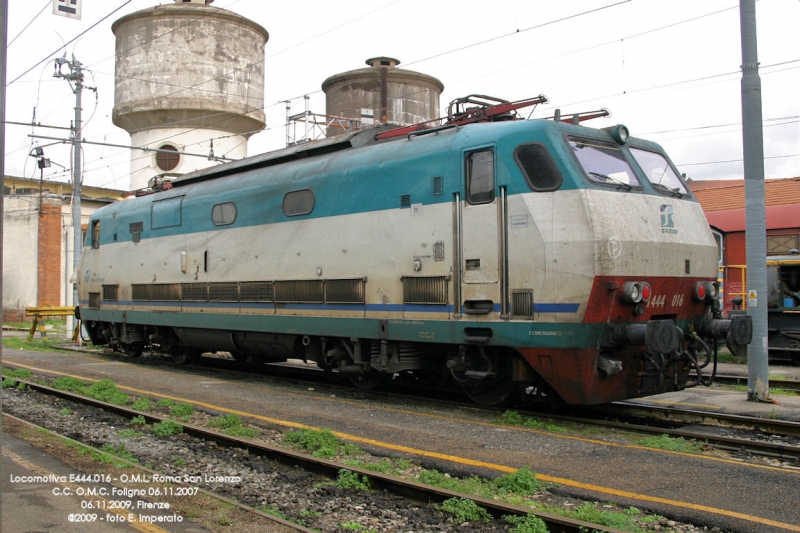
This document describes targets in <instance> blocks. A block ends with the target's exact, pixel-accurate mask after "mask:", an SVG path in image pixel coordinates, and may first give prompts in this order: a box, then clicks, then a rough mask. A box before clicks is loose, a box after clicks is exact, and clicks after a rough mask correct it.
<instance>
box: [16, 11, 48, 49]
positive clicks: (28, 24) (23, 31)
mask: <svg viewBox="0 0 800 533" xmlns="http://www.w3.org/2000/svg"><path fill="white" fill-rule="evenodd" d="M50 4H52V2H51V1H50V0H45V3H44V7H42V10H41V11H39V12H38V13H37V14H36V16H35V17H33V18H32V19H31V21H30V22H28V23H27V24H26V25H25V27H24V28H22V30H20V32H19V33H18V34H17V36H16V37H14V38H13V39H11V42H10V43H8V45H6V47H7V48H8V47H10V46H11V45H12V44H14V41H16V40H17V39H18V38H19V36H20V35H22V34H23V33H25V30H27V29H28V28H29V27H30V25H31V24H33V22H34V21H35V20H36V19H38V18H39V15H41V14H42V13H44V10H45V9H47V6H49V5H50Z"/></svg>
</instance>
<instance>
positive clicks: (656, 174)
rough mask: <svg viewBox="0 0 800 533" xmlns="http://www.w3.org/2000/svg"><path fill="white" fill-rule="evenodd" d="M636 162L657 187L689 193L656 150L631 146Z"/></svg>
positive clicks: (673, 191) (668, 190)
mask: <svg viewBox="0 0 800 533" xmlns="http://www.w3.org/2000/svg"><path fill="white" fill-rule="evenodd" d="M630 150H631V154H633V157H634V159H636V162H637V163H639V166H640V167H642V171H643V172H644V175H645V176H647V179H649V180H650V183H652V184H653V185H654V186H655V187H656V188H657V189H659V190H662V191H667V192H672V193H677V194H689V191H687V190H686V186H685V185H684V184H683V182H682V181H681V179H680V178H679V177H678V173H677V172H675V170H673V168H672V166H670V164H669V163H668V162H667V160H666V158H665V157H664V156H663V155H661V154H659V153H656V152H648V151H647V150H642V149H640V148H631V149H630Z"/></svg>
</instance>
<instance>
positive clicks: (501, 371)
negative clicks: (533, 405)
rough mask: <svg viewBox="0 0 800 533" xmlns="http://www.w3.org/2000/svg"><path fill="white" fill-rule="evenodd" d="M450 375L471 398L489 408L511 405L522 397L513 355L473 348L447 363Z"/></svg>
mask: <svg viewBox="0 0 800 533" xmlns="http://www.w3.org/2000/svg"><path fill="white" fill-rule="evenodd" d="M448 366H449V368H450V374H451V375H452V376H453V379H454V380H455V381H456V383H458V384H459V385H460V386H461V389H462V390H463V391H464V394H466V395H467V396H468V397H469V399H470V400H472V401H473V402H475V403H477V404H478V405H483V406H486V407H498V406H503V405H510V404H512V403H514V402H515V401H516V400H517V399H518V398H519V387H518V386H517V384H516V383H515V382H514V381H513V380H512V368H513V362H512V360H511V357H510V356H505V355H500V354H497V353H492V354H487V353H486V352H485V351H484V349H483V348H478V349H477V350H475V349H472V350H469V351H468V352H466V353H464V354H462V355H461V356H459V357H458V358H457V360H456V359H453V360H451V361H449V362H448Z"/></svg>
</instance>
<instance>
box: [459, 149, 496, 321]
mask: <svg viewBox="0 0 800 533" xmlns="http://www.w3.org/2000/svg"><path fill="white" fill-rule="evenodd" d="M464 180H465V181H464V183H465V188H464V203H463V223H462V224H463V225H462V252H463V253H462V261H461V279H462V283H463V299H464V307H465V311H467V312H469V311H470V308H473V311H475V310H476V309H474V307H475V303H476V302H482V303H481V304H479V305H478V307H479V308H481V309H480V310H483V309H486V308H487V307H488V305H489V302H492V303H493V304H497V303H498V302H499V301H500V288H499V284H498V281H499V276H500V262H499V255H500V254H499V230H498V220H499V217H498V209H499V207H498V206H499V199H498V197H497V194H496V188H497V186H496V183H495V181H496V180H495V150H494V148H493V147H491V146H489V147H485V148H476V149H473V150H469V151H466V152H465V153H464ZM479 312H480V311H479ZM485 312H487V313H488V312H490V310H486V311H485Z"/></svg>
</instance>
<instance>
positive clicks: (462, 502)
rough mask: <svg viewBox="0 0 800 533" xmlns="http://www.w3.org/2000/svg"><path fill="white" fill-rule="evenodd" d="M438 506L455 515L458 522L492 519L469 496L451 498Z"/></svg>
mask: <svg viewBox="0 0 800 533" xmlns="http://www.w3.org/2000/svg"><path fill="white" fill-rule="evenodd" d="M437 508H439V509H441V510H442V511H446V512H448V513H450V514H452V515H453V518H452V521H453V522H454V523H456V524H461V523H463V522H482V521H486V520H489V519H491V515H490V514H489V513H488V512H487V511H486V509H484V508H483V507H481V506H479V505H478V504H477V503H475V502H474V501H472V500H470V499H467V498H450V499H449V500H445V501H443V502H442V504H441V505H438V506H437Z"/></svg>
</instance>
